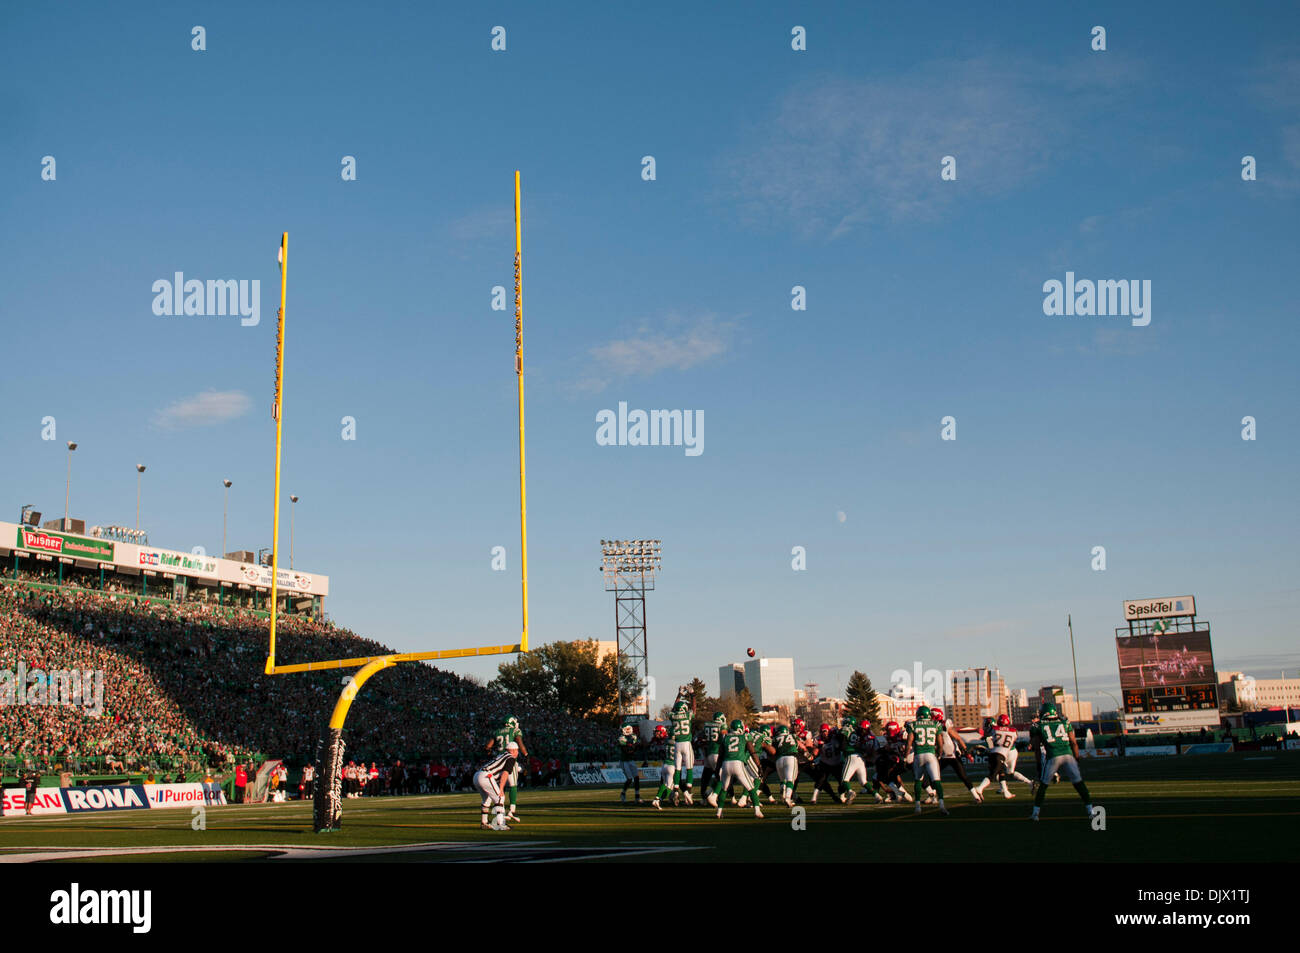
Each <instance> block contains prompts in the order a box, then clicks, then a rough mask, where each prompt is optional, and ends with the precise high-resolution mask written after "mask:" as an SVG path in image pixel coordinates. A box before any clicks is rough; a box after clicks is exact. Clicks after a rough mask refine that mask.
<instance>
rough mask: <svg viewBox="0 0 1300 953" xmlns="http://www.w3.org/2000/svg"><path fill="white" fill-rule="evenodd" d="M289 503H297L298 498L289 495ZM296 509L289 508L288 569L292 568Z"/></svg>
mask: <svg viewBox="0 0 1300 953" xmlns="http://www.w3.org/2000/svg"><path fill="white" fill-rule="evenodd" d="M289 502H290V503H297V502H298V497H297V496H295V495H294V494H292V493H290V494H289ZM296 509H297V507H294V506H290V507H289V568H290V569H292V568H293V514H294V511H295V510H296Z"/></svg>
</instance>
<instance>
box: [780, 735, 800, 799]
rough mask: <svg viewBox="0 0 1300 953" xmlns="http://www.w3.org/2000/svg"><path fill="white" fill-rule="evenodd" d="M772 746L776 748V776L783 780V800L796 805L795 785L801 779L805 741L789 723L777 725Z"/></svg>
mask: <svg viewBox="0 0 1300 953" xmlns="http://www.w3.org/2000/svg"><path fill="white" fill-rule="evenodd" d="M772 747H773V748H774V749H775V750H776V776H777V778H778V779H779V780H780V782H781V801H782V802H783V803H784V804H785V806H786V807H794V786H795V782H796V781H798V780H799V755H800V753H801V752H802V751H803V742H802V741H800V740H799V738H798V736H797V735H795V733H794V732H793V731H791V730H790V726H789V725H777V726H776V728H775V730H774V731H773V733H772Z"/></svg>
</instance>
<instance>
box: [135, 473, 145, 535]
mask: <svg viewBox="0 0 1300 953" xmlns="http://www.w3.org/2000/svg"><path fill="white" fill-rule="evenodd" d="M144 471H145V466H144V464H143V463H137V464H136V465H135V528H136V531H137V532H138V531H139V529H140V475H141V474H142V473H144Z"/></svg>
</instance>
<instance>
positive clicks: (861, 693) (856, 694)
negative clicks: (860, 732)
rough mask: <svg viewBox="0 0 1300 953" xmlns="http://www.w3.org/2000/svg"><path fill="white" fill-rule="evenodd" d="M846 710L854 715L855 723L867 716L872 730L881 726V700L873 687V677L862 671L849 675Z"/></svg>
mask: <svg viewBox="0 0 1300 953" xmlns="http://www.w3.org/2000/svg"><path fill="white" fill-rule="evenodd" d="M844 711H845V712H846V713H847V714H848V715H849V716H850V717H852V719H853V722H854V724H856V723H858V722H860V721H861V720H862V719H863V718H865V719H867V721H869V722H871V726H872V730H875V729H876V728H878V727H879V724H880V701H879V699H877V698H876V691H875V689H873V688H872V687H871V679H870V678H868V677H867V676H866V675H864V674H863V673H862V672H854V673H853V674H852V675H850V676H849V687H848V688H847V689H846V690H845V692H844Z"/></svg>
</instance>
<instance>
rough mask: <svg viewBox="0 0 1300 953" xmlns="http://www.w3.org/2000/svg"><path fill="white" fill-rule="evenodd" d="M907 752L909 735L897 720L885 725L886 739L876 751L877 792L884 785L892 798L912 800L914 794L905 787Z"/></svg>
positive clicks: (895, 799)
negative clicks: (905, 758) (904, 761)
mask: <svg viewBox="0 0 1300 953" xmlns="http://www.w3.org/2000/svg"><path fill="white" fill-rule="evenodd" d="M906 752H907V735H906V734H905V733H904V731H903V728H902V726H901V725H899V723H898V722H896V721H891V722H888V723H886V725H885V740H884V742H883V743H882V744H881V745H880V747H879V748H878V749H877V752H876V780H875V782H874V783H875V788H876V793H877V794H879V793H880V789H881V788H882V787H883V788H885V789H886V790H888V791H889V793H890V798H891V800H894V801H910V800H912V795H910V794H908V793H907V789H906V788H905V787H903V756H904V755H905V754H906Z"/></svg>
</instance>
